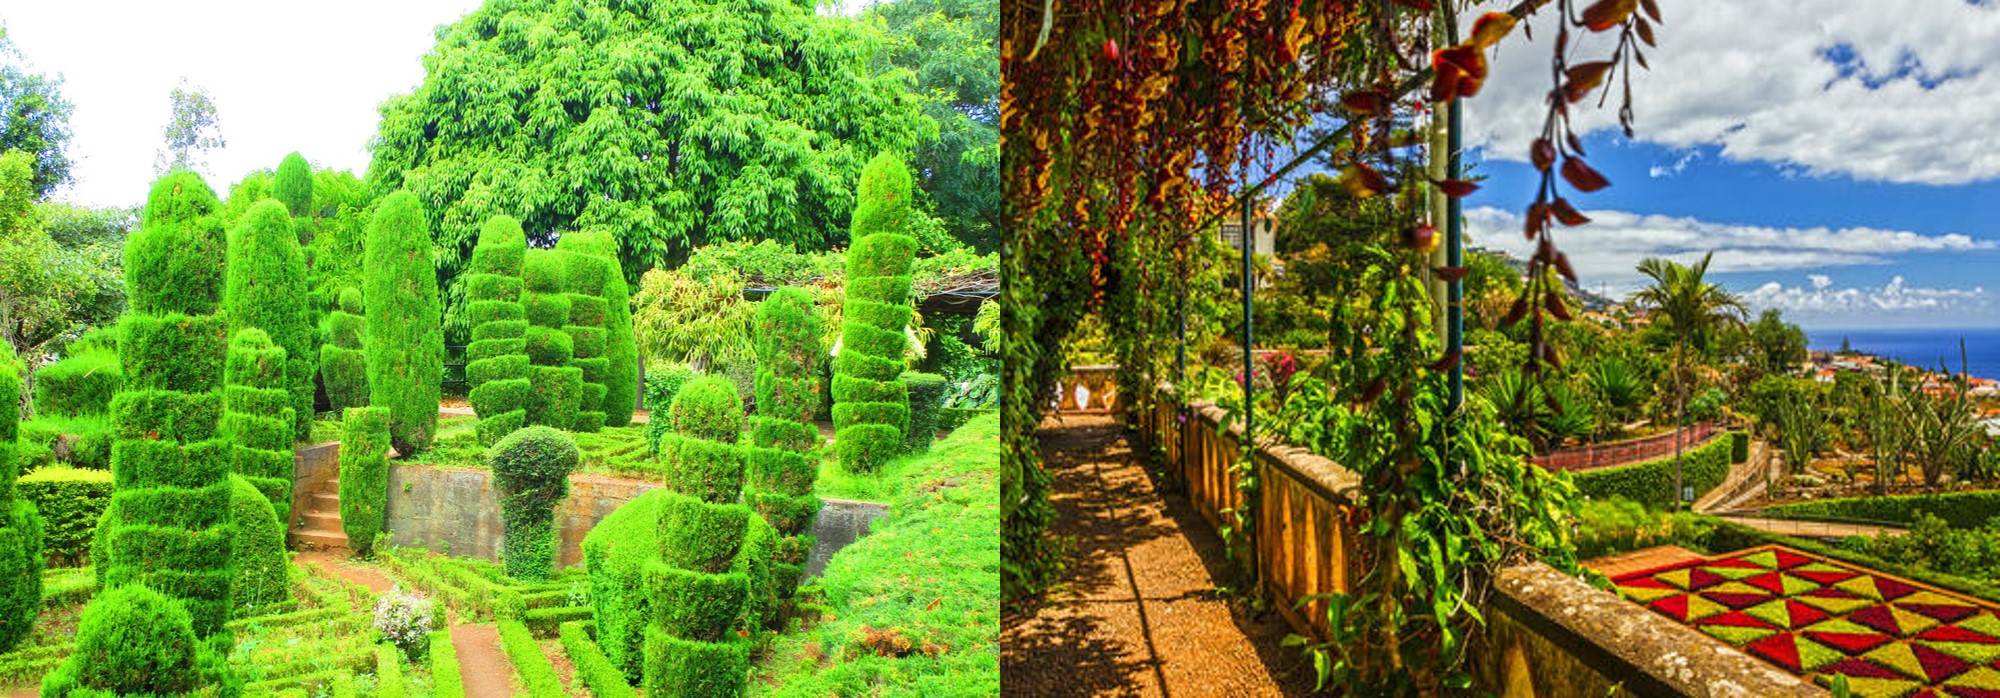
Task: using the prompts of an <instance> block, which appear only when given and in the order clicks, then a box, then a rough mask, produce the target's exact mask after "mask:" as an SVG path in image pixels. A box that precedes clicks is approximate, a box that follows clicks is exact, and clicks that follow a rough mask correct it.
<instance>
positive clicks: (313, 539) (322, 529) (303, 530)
mask: <svg viewBox="0 0 2000 698" xmlns="http://www.w3.org/2000/svg"><path fill="white" fill-rule="evenodd" d="M300 494H301V495H303V496H300V497H298V498H297V500H298V502H299V504H300V509H301V511H298V512H296V515H297V517H298V520H297V521H294V522H293V525H292V530H291V538H292V546H293V547H294V548H297V549H300V550H305V549H311V548H317V549H339V550H346V549H347V533H346V532H345V531H343V530H342V529H341V527H340V480H339V479H332V480H325V481H321V482H320V483H319V484H317V485H315V486H314V487H313V488H312V490H311V491H310V492H302V493H300Z"/></svg>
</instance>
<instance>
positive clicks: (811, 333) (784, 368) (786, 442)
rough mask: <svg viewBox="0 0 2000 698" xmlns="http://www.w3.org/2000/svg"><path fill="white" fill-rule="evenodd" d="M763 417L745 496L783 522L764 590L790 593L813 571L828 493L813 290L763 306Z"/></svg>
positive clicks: (777, 523) (759, 383) (759, 337)
mask: <svg viewBox="0 0 2000 698" xmlns="http://www.w3.org/2000/svg"><path fill="white" fill-rule="evenodd" d="M755 327H756V341H755V349H756V352H757V379H756V389H755V392H756V399H757V417H756V418H754V419H753V420H752V421H751V427H750V439H751V445H750V448H749V450H748V452H747V456H746V464H747V466H748V467H747V468H746V473H745V476H744V485H743V487H744V492H743V500H744V501H745V502H747V503H749V504H750V506H751V507H753V508H755V509H756V510H757V513H758V514H761V515H762V516H763V517H764V520H765V521H767V522H769V523H770V524H771V526H772V527H773V528H775V529H776V531H777V534H778V536H780V539H779V540H778V541H777V548H778V554H777V558H776V559H775V560H773V563H774V569H773V570H772V574H771V579H770V582H771V584H772V587H771V588H769V589H762V590H759V591H760V592H762V593H764V594H767V595H769V596H770V597H773V598H789V597H790V596H791V595H792V592H793V590H794V589H796V588H797V586H798V580H799V577H800V576H801V575H802V574H803V573H804V571H805V561H806V555H807V553H809V552H811V551H812V547H813V542H814V541H813V537H812V536H811V535H810V533H809V532H810V531H811V530H812V523H813V519H814V517H816V516H818V514H819V508H820V500H819V498H818V497H814V496H813V482H814V481H815V480H817V479H818V475H819V460H818V459H817V458H815V457H814V455H813V450H814V449H815V447H817V446H818V445H819V429H818V428H817V427H815V426H813V417H814V415H815V413H817V412H818V411H819V371H818V370H817V369H818V359H819V341H820V336H821V335H822V334H825V323H824V321H822V320H821V318H820V315H819V311H818V309H817V308H815V307H814V306H813V299H812V295H811V294H809V293H807V292H805V291H804V290H802V289H798V288H783V289H779V290H778V292H776V293H773V294H771V295H770V297H768V298H765V299H764V301H763V302H762V303H759V304H758V307H757V320H756V325H755Z"/></svg>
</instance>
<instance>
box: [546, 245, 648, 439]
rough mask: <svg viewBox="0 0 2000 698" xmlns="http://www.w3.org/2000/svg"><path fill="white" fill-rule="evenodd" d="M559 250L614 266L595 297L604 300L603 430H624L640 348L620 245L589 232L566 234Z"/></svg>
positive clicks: (628, 419)
mask: <svg viewBox="0 0 2000 698" xmlns="http://www.w3.org/2000/svg"><path fill="white" fill-rule="evenodd" d="M556 249H557V250H562V251H567V252H570V253H573V254H579V255H587V256H591V257H596V258H599V259H603V260H606V261H607V262H609V264H610V265H611V266H610V268H609V273H607V274H606V275H605V276H604V284H603V288H602V289H601V290H599V291H598V292H597V293H596V295H597V296H598V297H599V298H602V299H604V330H605V338H604V353H603V354H602V356H603V358H604V359H605V360H606V364H607V368H606V370H605V373H604V376H603V379H602V380H601V381H599V382H601V383H603V384H604V389H605V398H604V403H603V406H602V407H600V408H598V409H599V410H600V411H602V412H604V426H607V427H622V426H627V425H630V424H631V423H632V412H633V403H634V400H635V399H636V398H637V397H638V393H639V348H638V340H637V338H636V337H635V336H634V334H633V331H632V301H631V288H630V287H629V286H628V285H626V283H625V272H624V270H623V269H622V268H621V267H620V266H619V262H618V241H617V240H616V239H614V238H613V237H612V236H611V234H610V233H609V232H607V231H605V230H602V229H598V228H586V229H584V230H578V231H575V232H571V233H564V234H563V236H562V237H561V238H559V239H557V240H556Z"/></svg>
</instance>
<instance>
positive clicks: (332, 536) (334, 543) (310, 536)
mask: <svg viewBox="0 0 2000 698" xmlns="http://www.w3.org/2000/svg"><path fill="white" fill-rule="evenodd" d="M292 542H293V543H294V544H298V545H313V546H318V547H321V548H346V547H347V534H345V533H340V532H337V531H319V530H311V529H293V530H292Z"/></svg>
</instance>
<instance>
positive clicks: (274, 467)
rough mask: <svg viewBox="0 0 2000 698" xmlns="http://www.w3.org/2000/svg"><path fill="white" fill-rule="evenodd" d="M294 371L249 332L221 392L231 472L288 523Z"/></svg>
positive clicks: (241, 335) (259, 333)
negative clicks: (290, 389)
mask: <svg viewBox="0 0 2000 698" xmlns="http://www.w3.org/2000/svg"><path fill="white" fill-rule="evenodd" d="M253 215H254V214H253ZM294 368H298V366H296V365H294V364H292V363H291V362H290V361H288V360H287V359H286V350H285V348H284V347H280V346H274V345H273V344H272V342H271V338H270V337H269V336H268V335H266V334H265V333H264V331H263V330H260V329H257V328H254V327H251V328H244V329H242V330H238V331H237V332H236V334H235V336H234V337H233V338H232V339H231V340H230V342H229V360H228V362H227V363H226V365H225V368H224V370H223V375H224V376H225V380H226V382H227V383H228V388H227V389H226V390H225V391H224V392H223V400H222V403H223V407H222V408H223V415H222V422H221V432H222V436H223V438H225V439H228V440H229V442H230V443H231V444H233V445H234V446H233V448H232V449H231V450H230V469H231V470H233V471H235V473H236V474H238V475H241V476H243V478H245V479H246V480H247V481H248V482H249V483H250V484H251V485H253V486H254V487H255V488H256V489H257V490H258V491H260V492H263V493H265V494H266V495H267V496H268V499H269V501H270V504H271V509H272V511H273V512H275V516H276V517H277V520H279V521H290V520H291V511H292V469H293V461H292V442H293V434H292V414H293V413H292V410H293V408H294V407H293V406H294V405H295V404H296V403H295V402H294V401H293V398H292V395H291V394H290V393H288V392H286V387H287V386H288V385H290V384H291V381H290V380H289V375H288V374H289V372H290V371H291V370H292V369H294ZM237 605H238V606H239V607H241V606H242V605H243V602H242V601H238V602H237Z"/></svg>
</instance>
